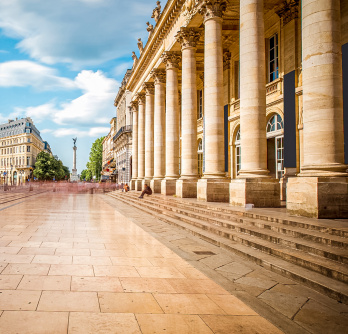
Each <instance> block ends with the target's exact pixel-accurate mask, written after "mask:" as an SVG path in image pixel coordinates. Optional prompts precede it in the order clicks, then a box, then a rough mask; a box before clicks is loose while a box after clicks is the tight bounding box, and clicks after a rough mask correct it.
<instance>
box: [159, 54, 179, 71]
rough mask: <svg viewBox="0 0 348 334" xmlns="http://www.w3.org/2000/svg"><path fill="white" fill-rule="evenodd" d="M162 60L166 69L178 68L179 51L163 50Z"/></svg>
mask: <svg viewBox="0 0 348 334" xmlns="http://www.w3.org/2000/svg"><path fill="white" fill-rule="evenodd" d="M161 59H162V62H163V63H164V64H165V65H166V68H167V69H170V68H179V63H180V61H181V52H179V51H165V52H163V54H162V57H161Z"/></svg>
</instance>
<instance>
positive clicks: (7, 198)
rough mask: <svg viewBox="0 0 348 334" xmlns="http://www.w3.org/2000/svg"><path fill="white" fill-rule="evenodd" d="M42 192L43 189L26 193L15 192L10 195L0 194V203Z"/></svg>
mask: <svg viewBox="0 0 348 334" xmlns="http://www.w3.org/2000/svg"><path fill="white" fill-rule="evenodd" d="M42 192H45V191H31V192H29V191H28V192H26V193H16V194H10V195H7V194H6V195H1V196H0V204H5V203H8V202H13V201H17V200H20V199H22V198H26V197H29V196H33V195H38V194H41V193H42Z"/></svg>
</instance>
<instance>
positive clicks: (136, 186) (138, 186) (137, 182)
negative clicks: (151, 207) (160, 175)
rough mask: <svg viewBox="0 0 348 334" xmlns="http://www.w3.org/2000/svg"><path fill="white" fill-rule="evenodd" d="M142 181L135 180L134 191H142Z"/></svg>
mask: <svg viewBox="0 0 348 334" xmlns="http://www.w3.org/2000/svg"><path fill="white" fill-rule="evenodd" d="M142 181H143V180H135V190H136V191H142V190H143V187H142V184H141V183H142Z"/></svg>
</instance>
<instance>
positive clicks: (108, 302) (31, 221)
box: [0, 193, 281, 334]
mask: <svg viewBox="0 0 348 334" xmlns="http://www.w3.org/2000/svg"><path fill="white" fill-rule="evenodd" d="M103 198H104V197H103V195H59V194H54V193H45V194H43V195H38V196H35V197H33V198H28V199H27V200H25V201H23V202H19V203H18V204H15V205H12V206H10V207H7V208H6V207H4V206H2V207H0V273H1V275H0V315H1V316H0V333H1V334H3V333H4V334H11V333H20V334H22V333H33V334H41V333H50V334H51V333H57V334H58V333H69V334H70V333H71V334H72V333H74V334H75V333H83V334H88V333H93V334H95V333H98V334H99V333H125V334H132V333H167V334H168V333H175V334H184V333H202V334H204V333H229V334H230V333H260V334H262V333H264V334H273V333H274V334H275V333H281V331H280V330H279V329H277V328H276V327H275V326H274V325H272V324H271V323H270V322H269V321H267V320H265V319H264V318H263V317H261V316H259V315H258V314H257V313H256V312H255V311H254V310H252V309H251V308H250V307H248V306H247V305H246V304H244V303H243V302H242V301H240V300H239V299H238V298H237V297H235V296H233V295H231V294H230V293H229V292H228V291H226V290H225V289H223V288H222V287H221V286H219V285H218V284H216V283H215V282H214V281H213V280H211V279H209V278H207V277H206V276H205V275H204V274H202V273H201V272H200V271H199V270H197V269H195V268H194V267H192V266H191V265H190V264H189V263H188V262H187V261H185V260H183V259H182V258H181V257H180V256H178V255H177V254H175V253H174V252H173V251H172V250H171V249H169V248H168V247H166V246H165V245H163V244H162V243H161V242H159V241H158V240H157V239H156V238H154V237H153V236H151V235H150V234H149V233H147V232H146V231H144V229H142V228H141V227H139V226H138V225H137V224H135V223H133V222H132V221H130V220H129V219H128V218H126V217H125V216H124V215H122V214H121V213H120V212H118V211H117V209H116V210H115V208H114V207H113V206H111V205H109V204H108V203H106V202H105V201H104V200H103Z"/></svg>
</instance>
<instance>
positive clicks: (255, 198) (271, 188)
mask: <svg viewBox="0 0 348 334" xmlns="http://www.w3.org/2000/svg"><path fill="white" fill-rule="evenodd" d="M230 203H231V204H232V205H234V206H243V207H245V205H246V204H254V207H256V208H279V207H280V184H279V180H278V179H271V178H250V179H235V180H232V181H231V183H230Z"/></svg>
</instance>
